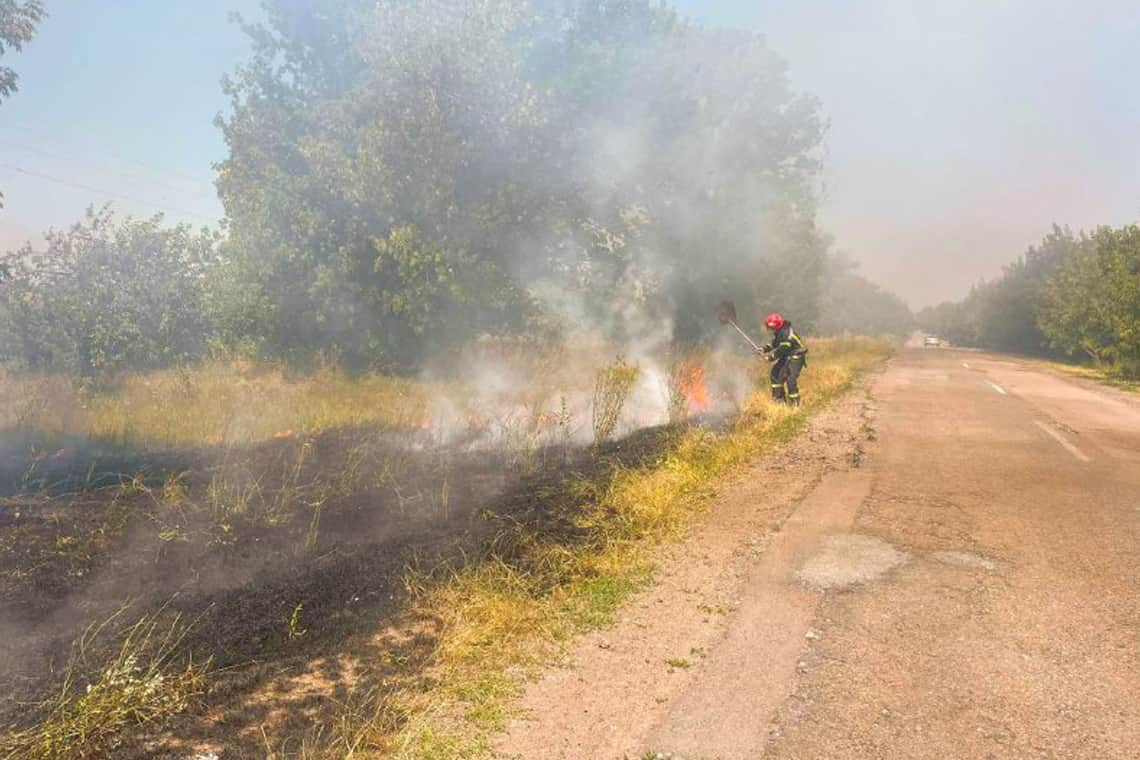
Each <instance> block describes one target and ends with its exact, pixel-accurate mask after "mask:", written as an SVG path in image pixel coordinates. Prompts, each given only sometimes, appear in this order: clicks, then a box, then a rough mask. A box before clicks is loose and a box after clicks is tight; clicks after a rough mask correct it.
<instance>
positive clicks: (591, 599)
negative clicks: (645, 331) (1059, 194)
mask: <svg viewBox="0 0 1140 760" xmlns="http://www.w3.org/2000/svg"><path fill="white" fill-rule="evenodd" d="M891 350H892V347H891V344H890V343H888V342H885V341H872V340H866V339H858V338H847V339H836V340H816V341H813V343H812V361H811V366H810V369H809V370H808V371H807V372H806V373H805V374H804V377H803V381H802V385H803V387H804V398H805V405H804V406H803V407H801V408H799V409H792V408H789V407H785V406H777V405H774V404H773V403H771V402H770V401H769V400H768V399H767V398H766V397H765V395H763V394H756V395H754V396H753V397H752V399H751V400H750V403H749V406H748V409H747V411H746V412H745V414H744V415H743V416H742V417H741V419H740V421H739V422H738V424H737V425H736V427H735V428H734V429H732V430H731V431H729V432H727V433H724V434H719V435H718V434H713V433H710V432H708V431H703V430H699V429H693V430H689V431H686V432H684V433H683V434H681V435H680V436H679V437H678V438H677V440H676V443H675V445H674V446H673V447H672V451H671V452H670V453H669V454H668V456H666V457H665V458H663V459H662V460H661V462H660V463H659V464H657V465H655V466H650V467H646V468H643V469H635V470H619V471H617V472H616V473H615V475H614V476H613V477H612V478H611V479H610V480H609V481H608V482H604V483H589V482H585V483H582V484H581V489H582V493H581V499H582V505H581V513H580V517H579V519H578V524H579V527H580V528H584V529H585V530H586V536H587V538H586V539H585V540H583V541H579V542H576V543H574V544H570V545H568V544H566V543H564V542H561V541H559V540H558V539H557V538H553V537H550V536H545V535H542V534H540V533H533V532H528V531H527V530H525V529H522V528H518V527H515V528H512V529H511V535H510V536H509V539H508V540H505V541H503V542H502V544H503V545H506V546H509V549H507V550H503V549H500V550H499V551H498V552H497V553H496V554H494V555H493V556H492V557H490V558H489V559H488V560H487V561H485V562H482V563H478V564H475V565H472V566H469V567H467V568H466V569H463V570H461V571H458V572H456V573H454V574H451V575H450V576H448V577H446V578H445V579H443V580H439V581H436V582H429V583H424V584H418V585H417V587H416V588H415V589H414V590H415V591H416V593H415V595H414V602H413V603H414V605H416V607H417V608H418V609H419V611H420V612H421V613H423V614H426V615H429V616H431V617H433V618H435V619H438V620H440V621H441V622H442V633H441V636H440V639H439V643H438V645H437V649H436V652H435V657H434V663H433V669H434V674H433V678H432V682H433V683H434V684H435V686H434V687H432V688H429V689H427V690H426V691H423V692H418V693H412V694H405V695H403V703H402V704H401V706H400V712H401V714H402V715H403V716H405V717H406V721H405V722H404V723H403V726H402V729H401V730H400V732H399V733H398V734H397V735H396V736H395V737H393V738H392V739H391V740H390V742H389V745H388V746H389V749H390V751H391V752H392V753H393V754H394V755H395V756H396V757H401V758H417V759H421V760H447V759H455V760H458V759H459V758H472V757H479V756H486V755H488V754H489V753H490V741H491V737H492V736H493V735H494V733H495V732H496V731H498V730H500V729H501V728H502V727H503V725H504V724H505V721H506V719H507V717H508V716H509V713H510V705H511V703H512V699H513V698H514V697H515V696H516V695H517V694H518V693H519V690H520V689H521V685H522V681H523V678H522V676H523V674H525V673H528V672H534V670H535V668H537V667H538V666H540V665H541V664H542V663H543V662H545V661H547V660H549V658H550V657H551V656H552V655H554V654H555V653H556V652H557V650H558V647H559V646H560V643H561V642H564V641H565V640H566V639H568V638H569V637H570V636H572V635H573V634H575V633H577V632H580V631H582V630H585V629H588V628H591V627H595V626H598V625H602V624H605V623H607V622H609V621H610V620H612V619H613V616H614V614H615V613H616V611H617V609H618V607H619V605H620V604H621V603H622V602H623V601H624V600H625V599H626V598H627V597H628V596H629V595H630V594H631V593H632V592H633V591H634V590H636V589H637V588H639V587H640V586H642V585H643V584H645V583H646V582H647V581H648V580H649V579H650V577H651V575H652V571H653V562H652V556H653V551H652V548H653V547H654V546H655V545H656V544H658V543H659V542H661V541H664V540H669V539H673V538H676V537H678V536H679V535H680V534H681V533H682V531H683V530H684V528H685V527H686V526H687V524H688V523H689V521H690V520H691V519H692V517H693V516H694V515H695V514H696V513H698V512H700V511H701V510H703V509H704V508H705V507H706V505H707V503H708V499H707V497H706V494H707V489H708V486H709V485H710V484H711V483H713V482H714V481H716V480H717V479H718V478H721V477H723V476H725V475H726V474H728V473H729V472H731V471H732V470H733V468H735V467H738V466H739V465H741V464H743V463H744V462H746V461H748V460H749V459H751V458H752V457H754V456H756V455H758V454H759V453H761V452H763V451H765V450H767V449H768V448H769V447H771V446H773V445H774V444H776V443H778V442H779V441H783V440H786V439H788V438H789V437H791V436H792V435H794V434H795V433H796V432H797V431H798V430H799V429H800V427H801V426H802V424H803V422H804V421H805V419H806V417H807V415H809V414H811V412H812V411H814V410H816V409H819V408H821V407H823V406H825V405H826V404H827V403H829V402H830V401H831V399H833V398H834V397H835V396H837V395H838V394H840V393H841V392H843V391H844V390H846V389H847V388H848V387H850V385H851V384H852V382H853V381H854V380H855V378H856V377H857V376H858V375H859V373H860V372H862V371H863V370H865V369H867V368H868V367H870V366H872V365H873V364H874V363H875V362H877V361H879V360H881V359H882V358H883V357H885V356H886V355H888V354H889V353H890V352H891Z"/></svg>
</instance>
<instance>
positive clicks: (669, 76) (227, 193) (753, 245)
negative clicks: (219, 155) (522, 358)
mask: <svg viewBox="0 0 1140 760" xmlns="http://www.w3.org/2000/svg"><path fill="white" fill-rule="evenodd" d="M248 31H249V33H250V35H251V38H252V39H253V41H254V46H255V52H254V57H253V59H252V60H251V61H250V62H249V63H248V64H247V65H246V66H244V67H242V68H241V69H239V70H238V71H237V72H236V73H235V75H234V76H233V77H232V79H231V80H230V81H229V83H228V85H227V89H228V92H229V94H230V96H231V98H232V100H233V106H234V107H233V116H232V117H231V118H229V119H227V120H224V121H222V122H221V126H222V129H223V132H224V135H225V138H226V141H227V143H228V145H229V148H230V155H229V157H228V158H227V160H226V161H225V162H223V163H222V164H221V166H220V167H219V170H220V176H219V183H218V186H219V190H220V193H221V196H222V199H223V202H224V204H225V207H226V211H227V215H228V217H229V223H230V224H229V229H230V234H231V238H230V243H231V248H232V255H233V257H234V267H233V271H235V272H241V273H242V274H243V276H249V277H252V278H253V283H255V285H256V288H257V290H258V291H259V292H260V293H261V297H262V298H263V301H262V303H263V304H264V305H267V306H268V307H269V308H267V309H261V310H260V311H259V313H260V314H261V315H262V316H263V317H264V318H265V319H266V320H267V321H266V322H265V323H264V324H262V325H261V330H262V336H261V343H262V344H263V345H265V346H268V347H271V350H275V351H282V352H305V351H312V350H315V349H317V348H328V347H335V348H336V349H337V350H338V351H339V352H340V353H341V354H342V355H344V356H345V358H347V359H349V360H350V361H351V362H353V363H360V364H372V365H376V364H383V365H400V366H410V365H414V364H415V363H416V362H417V361H418V360H419V359H420V358H422V356H423V355H424V354H425V353H426V352H427V351H429V350H441V349H446V347H447V346H448V345H450V344H451V343H452V342H454V341H459V340H463V339H466V338H468V337H471V336H472V335H474V334H477V333H479V332H484V331H491V332H494V331H502V330H515V329H519V328H521V327H522V326H523V325H524V324H525V323H526V319H527V318H528V316H529V315H531V314H533V313H534V306H535V304H536V303H537V304H539V305H541V306H542V307H543V308H544V309H545V311H546V312H547V313H552V314H554V315H556V316H560V317H562V318H564V319H567V320H568V321H573V322H575V323H576V324H581V323H582V321H583V320H588V324H590V325H593V326H595V327H598V328H600V329H606V330H608V331H610V332H611V333H613V334H614V336H615V337H617V338H619V339H634V338H638V337H639V336H640V335H641V334H644V333H649V332H657V333H668V334H669V335H670V336H672V335H679V336H682V337H687V338H695V337H698V336H699V335H700V334H701V333H702V331H704V330H705V329H708V326H709V322H710V320H709V319H708V315H709V309H710V304H715V303H716V302H718V301H719V300H721V299H722V298H724V297H726V296H729V297H736V298H737V299H738V300H739V301H740V302H741V304H742V305H743V306H745V307H746V308H747V307H749V306H751V307H753V308H756V309H757V310H758V309H759V308H761V304H763V305H764V306H767V307H769V308H777V307H779V308H785V309H789V310H792V311H794V312H795V313H797V314H798V315H801V318H800V321H801V323H804V322H810V321H811V320H812V319H813V318H814V316H815V312H816V310H817V302H818V296H819V293H818V287H819V284H818V283H819V278H820V275H821V269H822V265H823V259H824V251H825V249H826V245H827V241H826V240H825V239H824V238H823V237H822V236H821V235H820V234H819V233H818V231H817V230H816V228H815V198H814V192H815V191H814V188H815V185H816V183H817V180H818V170H819V163H818V157H817V155H816V154H817V150H818V146H819V143H820V140H821V136H822V120H821V119H820V117H819V115H818V106H817V104H816V103H815V102H814V101H813V100H811V99H808V98H803V97H800V96H797V95H795V94H794V93H793V92H792V91H791V88H790V86H789V85H788V82H787V77H786V71H785V66H784V64H783V62H782V61H781V60H780V59H779V57H778V56H776V55H775V54H774V53H772V52H771V51H770V50H769V49H768V48H767V47H766V46H765V45H764V43H763V42H762V40H760V39H759V38H758V37H756V36H752V35H741V34H728V33H719V32H718V33H712V32H705V31H702V30H698V29H694V28H691V27H689V26H687V25H685V24H683V23H681V22H680V21H678V19H677V17H676V15H675V14H674V13H672V12H671V11H669V10H668V9H666V8H663V7H661V6H659V5H657V4H654V3H650V2H648V0H628V1H627V2H620V3H597V2H588V1H586V0H491V1H490V2H486V3H479V4H475V5H472V4H470V3H463V2H460V1H459V0H412V1H411V2H394V1H393V0H381V2H378V3H377V2H364V1H363V0H352V1H351V2H344V1H341V2H333V1H332V0H325V1H322V0H307V2H302V3H298V2H296V1H295V0H288V1H287V0H271V2H269V3H268V22H267V23H266V25H265V26H263V27H253V28H250V29H249V30H248ZM411 241H414V245H413V244H412V242H411ZM393 251H399V252H400V255H401V257H402V259H401V261H402V262H403V263H402V264H401V265H399V266H393V265H392V262H391V260H390V259H391V256H392V255H393ZM426 272H432V273H433V274H432V276H431V277H428V278H426V279H425V277H424V274H425V273H426ZM409 278H410V279H409ZM424 288H427V290H424ZM416 292H419V293H420V295H418V296H413V295H412V293H416ZM243 308H244V307H243ZM243 313H247V314H248V313H249V312H248V311H247V312H243ZM670 325H671V326H672V329H670Z"/></svg>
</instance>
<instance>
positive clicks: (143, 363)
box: [0, 207, 218, 377]
mask: <svg viewBox="0 0 1140 760" xmlns="http://www.w3.org/2000/svg"><path fill="white" fill-rule="evenodd" d="M46 238H47V247H46V248H45V249H44V250H42V251H36V250H33V249H32V248H31V247H30V246H28V247H25V248H23V249H22V250H20V251H17V252H15V253H13V254H10V255H9V256H8V259H7V264H8V266H9V268H10V271H11V278H10V280H9V282H7V283H6V284H5V285H4V287H3V288H2V289H0V329H2V332H0V347H2V353H3V355H4V357H5V358H6V359H8V360H11V361H16V362H19V363H21V364H23V365H25V366H27V367H30V368H33V369H40V370H54V371H64V372H68V373H70V374H74V375H80V376H84V377H99V376H106V375H109V374H111V373H114V372H116V371H118V370H123V369H146V368H151V367H160V366H166V365H169V364H172V363H174V362H177V361H183V360H188V359H194V358H198V357H200V356H202V355H203V354H204V353H205V351H206V348H207V341H208V336H209V334H210V329H209V324H208V321H207V317H206V314H207V312H206V308H205V295H204V292H205V285H206V282H207V276H208V275H209V272H210V269H211V267H212V266H213V265H214V262H215V260H216V247H217V242H218V239H217V235H216V233H210V232H206V231H202V232H197V233H196V232H194V231H192V230H191V229H190V228H189V227H187V226H185V225H178V226H176V227H169V228H164V227H163V226H162V217H161V216H156V217H154V218H152V219H147V220H141V221H140V220H134V219H129V218H128V219H124V220H122V221H119V220H117V219H116V218H115V216H114V214H113V213H112V212H111V210H110V209H109V208H107V207H104V208H102V209H99V210H94V209H92V210H89V211H88V213H87V216H86V218H85V219H84V220H83V221H82V222H79V223H78V224H75V225H73V226H72V227H71V228H70V229H69V230H67V231H50V232H48V233H47V235H46Z"/></svg>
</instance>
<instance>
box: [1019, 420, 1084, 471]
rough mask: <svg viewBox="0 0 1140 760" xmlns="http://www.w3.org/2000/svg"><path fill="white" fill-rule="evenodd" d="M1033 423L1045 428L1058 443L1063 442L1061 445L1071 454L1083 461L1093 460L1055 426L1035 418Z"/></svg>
mask: <svg viewBox="0 0 1140 760" xmlns="http://www.w3.org/2000/svg"><path fill="white" fill-rule="evenodd" d="M1033 424H1034V425H1036V426H1037V427H1039V428H1041V429H1042V430H1044V431H1045V432H1046V433H1048V434H1049V435H1050V436H1052V438H1053V440H1055V441H1056V442H1057V443H1059V444H1061V446H1063V447H1064V449H1065V451H1067V452H1069V453H1070V454H1072V455H1073V456H1075V457H1076V458H1077V459H1079V460H1081V461H1082V462H1091V461H1092V457H1090V456H1088V455H1087V454H1085V452H1083V451H1081V450H1080V449H1078V448H1077V447H1076V446H1074V445H1073V444H1071V443H1069V441H1068V439H1067V438H1065V436H1063V435H1061V434H1060V433H1058V432H1057V431H1056V430H1054V429H1053V428H1051V427H1049V426H1048V425H1046V424H1045V423H1044V422H1040V421H1038V420H1034V421H1033Z"/></svg>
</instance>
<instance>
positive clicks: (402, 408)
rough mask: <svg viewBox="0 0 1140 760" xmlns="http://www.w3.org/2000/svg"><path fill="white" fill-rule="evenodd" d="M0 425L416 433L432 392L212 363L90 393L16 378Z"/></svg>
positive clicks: (128, 437) (163, 440)
mask: <svg viewBox="0 0 1140 760" xmlns="http://www.w3.org/2000/svg"><path fill="white" fill-rule="evenodd" d="M5 385H6V388H5V396H6V398H7V399H9V400H10V401H9V403H8V404H6V406H7V409H5V412H6V413H5V414H4V418H5V419H3V420H0V424H3V425H4V426H5V427H7V428H8V429H14V430H20V431H25V432H38V433H58V434H64V435H82V436H89V437H93V438H101V439H105V440H110V441H117V442H121V443H123V444H136V445H146V446H153V445H156V444H166V445H183V446H185V445H190V446H194V445H203V444H204V445H222V444H240V443H249V442H253V441H259V440H268V439H271V438H273V437H275V436H277V437H282V436H287V435H294V434H303V433H306V432H312V431H317V430H325V429H329V428H335V427H350V426H360V425H377V426H383V427H393V428H418V427H421V426H422V425H423V424H424V421H425V419H426V417H427V415H428V404H429V400H430V397H431V394H432V393H433V390H434V389H433V387H432V386H430V385H427V384H425V383H421V382H416V381H412V380H406V379H401V378H393V377H387V376H384V375H364V376H360V377H351V376H348V375H346V374H344V373H342V372H340V371H338V370H336V369H325V370H322V371H320V372H317V373H315V374H313V375H307V376H291V375H289V374H288V373H286V372H285V370H284V369H282V368H281V367H279V366H276V365H257V364H251V363H247V362H213V363H208V364H203V365H199V366H195V367H181V368H175V369H170V370H162V371H155V372H147V373H132V374H127V375H124V376H123V377H122V378H120V380H119V382H118V383H117V385H116V386H115V387H113V388H111V389H108V390H92V389H89V388H85V387H84V386H83V385H82V384H80V383H78V382H75V381H70V380H67V379H65V378H61V377H25V378H20V377H15V378H9V379H8V380H7V381H6V383H5Z"/></svg>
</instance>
